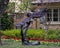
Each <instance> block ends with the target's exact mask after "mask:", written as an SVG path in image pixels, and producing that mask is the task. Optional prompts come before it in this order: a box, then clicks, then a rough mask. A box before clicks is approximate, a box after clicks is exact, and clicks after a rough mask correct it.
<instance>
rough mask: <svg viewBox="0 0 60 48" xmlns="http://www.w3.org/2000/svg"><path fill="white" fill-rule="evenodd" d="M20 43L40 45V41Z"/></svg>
mask: <svg viewBox="0 0 60 48" xmlns="http://www.w3.org/2000/svg"><path fill="white" fill-rule="evenodd" d="M22 45H40V42H27V41H25V42H22Z"/></svg>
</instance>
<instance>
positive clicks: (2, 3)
mask: <svg viewBox="0 0 60 48" xmlns="http://www.w3.org/2000/svg"><path fill="white" fill-rule="evenodd" d="M8 2H9V0H0V30H1V29H2V28H1V27H2V24H1V19H2V17H3V15H2V14H3V13H5V10H6V7H7V5H8ZM0 45H2V42H1V31H0Z"/></svg>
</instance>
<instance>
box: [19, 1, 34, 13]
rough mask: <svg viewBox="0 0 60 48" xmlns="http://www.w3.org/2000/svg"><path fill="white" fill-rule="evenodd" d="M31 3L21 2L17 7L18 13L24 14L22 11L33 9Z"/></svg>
mask: <svg viewBox="0 0 60 48" xmlns="http://www.w3.org/2000/svg"><path fill="white" fill-rule="evenodd" d="M31 1H32V0H22V1H21V2H22V3H21V4H20V5H19V8H20V11H21V12H22V11H23V12H24V11H27V10H31V9H32V8H33V5H32V4H31Z"/></svg>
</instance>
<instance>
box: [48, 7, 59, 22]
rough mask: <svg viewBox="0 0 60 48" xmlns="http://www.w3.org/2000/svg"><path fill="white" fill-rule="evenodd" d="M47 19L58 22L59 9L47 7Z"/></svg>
mask: <svg viewBox="0 0 60 48" xmlns="http://www.w3.org/2000/svg"><path fill="white" fill-rule="evenodd" d="M47 21H53V22H59V21H60V9H59V8H57V9H48V11H47Z"/></svg>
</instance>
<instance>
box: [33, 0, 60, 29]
mask: <svg viewBox="0 0 60 48" xmlns="http://www.w3.org/2000/svg"><path fill="white" fill-rule="evenodd" d="M42 3H43V4H44V5H45V6H44V7H46V8H47V11H48V12H47V17H46V18H47V22H49V21H50V24H49V28H50V29H60V0H35V1H33V2H32V4H34V5H35V6H38V7H37V8H40V7H41V4H42ZM38 24H39V22H38V23H37V26H38V27H39V25H38Z"/></svg>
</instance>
